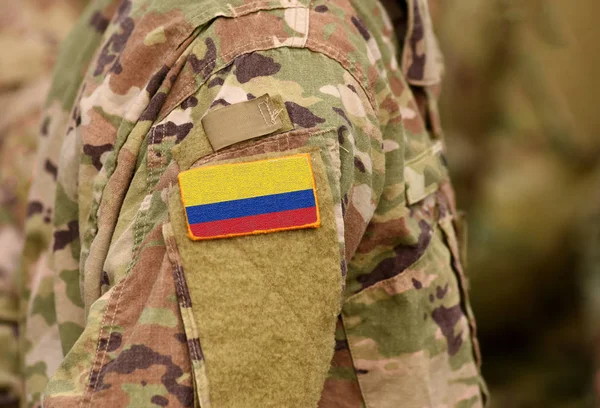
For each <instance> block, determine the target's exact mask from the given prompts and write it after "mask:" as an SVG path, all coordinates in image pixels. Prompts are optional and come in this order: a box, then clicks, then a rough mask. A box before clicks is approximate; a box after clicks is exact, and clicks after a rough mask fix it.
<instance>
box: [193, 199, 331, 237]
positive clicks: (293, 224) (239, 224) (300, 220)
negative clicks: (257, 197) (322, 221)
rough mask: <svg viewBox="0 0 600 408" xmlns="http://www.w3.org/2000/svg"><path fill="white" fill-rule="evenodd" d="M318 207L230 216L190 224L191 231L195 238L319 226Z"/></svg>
mask: <svg viewBox="0 0 600 408" xmlns="http://www.w3.org/2000/svg"><path fill="white" fill-rule="evenodd" d="M318 221H319V219H318V216H317V208H316V207H309V208H301V209H298V210H289V211H281V212H274V213H269V214H260V215H252V216H248V217H240V218H230V219H228V220H220V221H211V222H203V223H199V224H190V231H191V232H192V234H193V235H194V237H195V238H199V239H203V238H223V237H230V236H235V235H246V234H252V233H261V232H270V231H281V230H290V229H297V228H306V227H310V226H314V227H317V226H318Z"/></svg>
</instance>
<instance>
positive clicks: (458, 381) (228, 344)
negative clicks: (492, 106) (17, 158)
mask: <svg viewBox="0 0 600 408" xmlns="http://www.w3.org/2000/svg"><path fill="white" fill-rule="evenodd" d="M396 6H399V7H394V8H392V7H390V11H392V16H390V15H388V13H387V11H386V9H385V8H384V7H383V6H382V5H381V4H380V3H379V2H376V1H373V0H371V1H364V0H361V1H354V2H350V1H348V0H335V1H308V0H252V1H250V0H246V1H242V0H235V1H229V2H228V3H221V2H211V1H207V0H205V1H177V2H167V1H159V2H156V1H147V0H141V1H136V2H131V1H128V0H124V1H121V2H115V1H110V0H98V1H96V2H94V3H93V4H92V6H91V7H90V8H89V9H88V10H86V12H85V13H84V15H83V17H82V19H81V21H80V22H79V24H78V25H77V27H76V29H75V31H74V32H73V33H72V35H71V37H70V38H69V39H68V40H67V42H66V43H65V44H64V46H63V49H62V53H61V57H60V58H59V62H58V65H57V70H56V77H55V79H54V83H53V86H52V89H51V91H50V95H49V98H48V102H47V105H46V110H45V116H44V122H43V123H44V126H43V130H44V131H43V133H42V138H41V141H40V145H41V146H40V150H39V156H38V168H39V169H40V171H39V172H38V174H37V175H36V177H35V179H34V181H33V187H32V190H31V193H30V204H29V205H30V207H31V208H35V209H36V211H31V214H30V217H29V219H28V227H27V242H26V248H25V258H24V266H23V267H24V268H25V269H24V271H23V272H22V273H23V275H24V276H27V277H28V279H29V280H30V282H32V283H35V285H32V286H34V287H35V290H31V292H30V293H29V292H28V291H25V293H24V295H29V296H27V297H26V300H27V308H26V313H27V319H26V322H25V324H24V326H23V339H24V341H23V343H24V347H25V349H26V350H25V373H26V375H27V377H28V379H27V384H26V395H27V402H28V404H29V405H35V404H37V403H39V400H40V394H39V393H38V392H39V390H40V389H41V387H43V386H44V385H45V384H44V383H45V381H44V379H45V378H46V376H50V379H49V381H48V383H47V385H46V388H45V390H44V393H43V397H42V398H43V404H44V406H47V407H55V406H56V407H69V406H77V407H83V406H92V405H99V406H111V405H114V406H152V405H158V406H166V405H169V406H200V407H202V408H206V407H211V406H212V407H217V408H219V407H251V406H264V407H283V406H285V407H302V408H304V407H311V406H313V407H315V406H317V405H318V406H319V407H322V408H326V407H349V408H350V407H357V408H358V407H367V406H368V407H372V408H374V407H397V406H410V407H412V406H414V407H422V406H430V407H434V406H435V407H439V406H461V407H478V406H482V405H483V403H484V400H485V386H484V384H483V381H482V379H481V376H480V372H479V351H478V345H477V340H476V338H475V322H474V319H473V315H472V312H471V310H470V307H469V303H468V296H467V289H468V288H467V280H466V277H465V274H464V270H463V266H462V264H463V261H464V259H463V256H464V255H463V251H462V248H464V245H463V240H464V228H463V226H462V222H461V221H462V219H461V216H460V214H459V213H457V211H456V209H455V207H454V197H453V193H452V188H451V186H450V184H449V181H448V176H447V171H446V168H445V166H444V164H443V152H444V145H443V140H442V132H441V129H440V124H439V120H438V114H437V107H436V100H437V95H438V91H439V81H440V75H441V70H442V69H441V60H440V56H439V51H438V47H437V44H436V40H435V37H434V35H433V32H432V28H431V21H430V17H429V14H428V7H427V3H426V2H425V1H420V0H418V1H417V0H414V1H407V2H406V3H405V2H400V3H399V4H397V5H396ZM394 26H395V27H396V28H394ZM263 95H268V96H267V105H264V106H265V109H266V111H265V112H268V114H269V115H270V122H271V124H273V123H275V121H276V120H279V119H281V120H282V122H285V123H286V124H287V126H283V125H282V126H281V127H280V128H279V130H276V131H274V132H271V133H269V134H265V133H264V132H263V133H262V134H261V136H264V137H261V138H254V139H252V140H245V141H241V142H240V143H237V144H234V145H232V146H229V147H225V148H223V149H219V148H215V147H214V146H215V140H216V141H217V142H220V141H222V140H221V139H220V138H221V136H219V135H217V136H215V134H214V133H211V132H209V130H208V128H207V127H206V126H203V123H204V122H203V121H204V120H206V118H207V117H208V115H211V114H214V113H215V112H218V111H219V110H220V109H223V112H233V111H232V110H227V111H225V109H231V108H233V109H236V108H235V107H236V106H237V107H238V108H239V107H240V106H242V104H243V103H246V104H248V103H250V104H251V105H252V103H253V102H252V101H254V100H255V99H257V98H260V97H263ZM277 101H279V102H277ZM271 103H273V104H275V106H273V105H270V104H271ZM277 103H279V105H277ZM244 106H250V105H244ZM252 106H255V105H252ZM258 106H260V105H258ZM277 107H279V108H278V109H276V108H277ZM240 109H241V108H240ZM265 112H263V110H260V113H261V114H263V115H264V113H265ZM252 115H254V116H248V117H246V116H243V115H242V116H236V115H233V114H231V117H227V115H225V119H224V120H223V121H222V122H220V123H219V122H217V123H216V126H217V127H221V128H223V127H229V129H234V130H235V131H239V129H238V128H243V129H244V130H248V131H249V132H251V131H253V130H254V129H246V127H250V125H249V124H248V123H249V122H248V121H246V119H252V120H255V119H257V116H256V115H258V111H256V112H254V113H253V114H252ZM269 115H267V116H266V117H265V116H263V120H264V123H265V124H267V126H269V123H268V122H269V121H268V120H267V119H269ZM281 129H285V131H282V130H281ZM294 155H303V157H307V160H309V161H308V162H307V163H309V164H310V166H311V169H312V170H313V172H314V185H313V189H314V191H316V195H317V198H318V200H317V201H318V204H317V205H318V210H319V212H320V227H319V228H311V229H298V230H290V231H280V232H272V233H265V234H256V235H248V236H243V237H230V238H224V239H213V240H202V241H193V240H191V239H189V238H188V236H187V233H188V231H187V228H186V227H187V226H186V219H185V211H184V208H183V206H182V204H183V205H185V203H182V199H181V194H183V193H184V191H183V187H181V188H180V186H179V184H178V182H177V180H178V175H180V176H181V174H184V173H185V174H191V173H188V170H189V169H193V170H191V171H196V172H198V171H202V170H203V169H206V168H209V167H211V166H212V167H219V166H221V168H222V166H224V165H231V166H233V165H240V164H248V163H254V162H256V161H258V160H262V161H269V160H286V159H287V158H289V157H291V156H294ZM50 169H52V170H50ZM54 169H57V170H54ZM194 174H196V173H194ZM241 187H242V186H240V188H241ZM180 190H181V191H180ZM48 214H51V218H48V217H47V215H48Z"/></svg>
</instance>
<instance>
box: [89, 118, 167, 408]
mask: <svg viewBox="0 0 600 408" xmlns="http://www.w3.org/2000/svg"><path fill="white" fill-rule="evenodd" d="M162 133H163V134H162V139H164V136H165V135H164V133H165V129H164V127H163V130H162ZM150 139H151V140H150V145H151V146H152V145H154V141H155V139H156V138H155V130H152V136H151V137H150ZM162 139H161V140H162ZM148 159H149V156H147V160H148ZM153 170H154V169H153V168H152V167H150V169H149V171H148V175H147V176H146V194H145V196H144V199H145V197H146V196H147V195H148V192H149V190H150V181H151V175H152V174H153ZM142 217H143V218H144V221H145V220H146V219H147V217H148V210H146V211H145V212H144V215H143V216H142ZM141 229H142V228H141V224H140V222H139V219H137V218H136V226H135V233H134V240H133V242H134V245H135V243H136V242H138V239H139V237H140V232H141ZM140 251H141V242H140V244H139V247H138V248H137V254H136V255H134V256H132V259H131V262H130V263H129V265H128V267H127V271H126V276H125V278H124V279H123V281H122V283H121V284H119V287H118V292H119V295H118V296H117V303H116V304H115V308H114V311H113V314H112V317H111V320H110V328H109V331H108V337H107V340H106V345H105V347H104V350H103V351H102V358H101V360H100V366H99V369H98V375H99V374H100V370H101V369H102V366H103V365H104V359H105V358H106V354H107V352H108V346H109V341H110V336H111V335H112V333H113V327H114V322H115V318H116V316H117V312H118V310H119V303H120V301H121V295H122V294H123V289H124V288H125V287H126V284H127V282H128V280H129V277H130V276H131V269H132V268H133V265H134V264H135V262H136V261H137V259H138V258H139V254H140ZM115 289H116V288H115ZM113 294H114V292H113ZM112 299H113V296H112V295H111V296H110V298H109V301H108V304H107V309H108V308H109V307H110V304H111V301H112ZM105 321H106V312H105V313H104V316H103V317H102V325H101V327H100V334H102V333H103V332H104V322H105ZM101 339H102V336H101V335H100V336H99V337H98V346H97V348H96V357H95V358H94V365H92V371H91V372H90V377H89V378H88V381H89V380H91V376H92V373H93V370H94V366H95V365H96V362H97V358H98V352H99V350H100V342H101ZM88 384H89V383H88ZM97 388H98V379H96V383H95V384H94V389H93V392H92V395H91V396H90V401H89V402H88V404H87V405H88V406H90V405H91V404H92V401H93V399H94V395H95V393H96V390H97ZM84 395H85V394H84ZM81 402H82V403H83V399H82V400H81Z"/></svg>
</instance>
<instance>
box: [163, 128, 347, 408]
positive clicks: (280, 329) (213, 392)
mask: <svg viewBox="0 0 600 408" xmlns="http://www.w3.org/2000/svg"><path fill="white" fill-rule="evenodd" d="M292 133H293V132H292ZM288 136H289V135H287V136H286V135H279V136H275V137H272V138H268V139H265V140H264V141H262V142H261V143H252V144H248V145H245V146H240V147H237V148H235V149H231V150H229V151H228V152H224V153H219V154H217V155H211V156H206V157H204V158H202V159H201V160H200V161H198V162H196V163H195V164H194V165H193V166H192V167H193V168H194V169H202V168H203V167H211V166H212V167H215V166H219V165H225V164H227V165H232V164H244V163H249V162H254V161H258V160H268V159H273V158H274V159H278V158H285V157H290V156H293V155H305V156H306V157H308V158H309V160H310V164H311V166H312V169H313V174H314V185H315V191H316V198H317V200H316V205H317V206H318V211H319V214H320V223H319V225H318V228H314V226H313V228H306V229H295V230H282V231H271V232H270V233H263V232H265V231H260V232H261V233H258V234H251V235H246V236H231V237H227V238H219V239H205V240H192V239H190V238H189V237H188V224H187V222H186V212H185V209H184V205H183V204H182V200H181V196H180V194H181V192H180V188H179V187H178V186H177V187H174V188H173V189H172V190H171V192H170V197H169V215H170V228H171V229H172V235H173V238H172V240H171V242H172V244H173V245H172V247H171V251H172V252H173V254H174V255H173V259H178V260H179V263H180V268H181V277H182V279H183V280H184V282H185V288H186V290H185V292H186V293H184V294H183V295H180V296H179V297H180V298H181V297H182V296H184V297H186V298H187V299H186V302H187V303H188V304H189V307H187V308H186V309H187V310H185V311H183V310H182V313H183V312H185V313H186V314H187V316H188V319H187V322H186V326H189V327H190V330H187V329H188V327H186V330H187V332H188V333H190V334H189V335H188V337H190V336H194V337H195V338H196V340H194V343H198V346H201V357H200V361H199V362H198V363H197V364H195V365H194V367H195V376H196V384H197V388H198V390H197V391H198V394H200V395H199V400H200V401H208V402H209V403H210V406H212V407H217V408H218V407H231V408H235V407H248V406H261V407H282V406H285V407H299V408H300V407H302V408H304V407H311V406H316V405H317V402H318V400H319V397H320V394H321V390H322V387H323V383H324V381H325V377H326V374H327V371H328V369H329V365H330V362H331V357H332V353H333V348H334V347H333V346H334V332H335V324H336V318H337V316H338V314H339V309H340V303H341V293H342V286H343V279H342V272H341V268H340V262H341V257H340V254H341V253H342V250H343V249H342V248H341V244H340V240H339V238H338V237H339V236H340V234H339V232H338V230H339V218H340V217H341V214H338V211H337V209H338V208H339V203H337V202H336V201H337V200H336V197H337V196H338V195H339V192H338V193H336V192H335V186H336V184H335V183H332V180H331V178H332V177H333V178H335V174H336V173H337V171H336V170H335V165H333V164H332V163H334V162H335V159H331V156H330V155H329V154H328V152H329V151H334V150H335V149H333V150H332V149H329V148H328V147H327V146H328V145H329V144H330V143H329V139H327V138H326V137H324V138H322V139H320V140H321V141H322V142H323V143H320V145H319V143H312V142H314V141H315V140H317V139H319V138H318V137H317V138H315V134H314V133H312V134H310V135H309V136H308V137H307V138H306V140H305V141H304V145H303V146H300V147H296V146H293V143H292V144H290V143H291V141H290V140H291V139H289V138H288V140H286V137H288ZM311 141H312V142H311ZM297 142H298V141H297V140H296V142H294V143H297ZM265 146H271V148H266V147H265ZM290 146H293V148H292V149H289V148H288V147H290ZM237 170H241V171H244V170H243V166H242V167H239V168H237V169H236V171H237ZM265 174H266V173H265ZM246 176H247V174H246ZM263 176H264V174H263ZM266 176H269V174H266ZM231 177H235V174H233V175H231ZM242 178H244V177H241V178H240V180H241V179H242ZM247 178H248V177H245V179H247ZM246 182H251V181H249V180H246ZM195 188H197V189H200V190H202V189H218V188H219V187H218V185H215V184H214V183H211V182H210V179H205V180H203V181H201V182H200V184H197V185H196V186H195ZM240 188H242V186H240ZM221 199H222V197H221ZM258 205H261V204H258ZM224 211H228V210H227V209H225V210H224ZM342 236H343V234H342ZM180 305H181V299H180ZM184 317H185V316H184ZM185 320H186V319H185V318H184V321H185ZM188 340H189V339H188ZM196 368H197V369H196Z"/></svg>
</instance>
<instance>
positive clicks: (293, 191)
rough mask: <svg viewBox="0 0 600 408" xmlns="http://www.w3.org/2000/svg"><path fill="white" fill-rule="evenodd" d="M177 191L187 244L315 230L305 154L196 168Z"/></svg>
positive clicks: (312, 187)
mask: <svg viewBox="0 0 600 408" xmlns="http://www.w3.org/2000/svg"><path fill="white" fill-rule="evenodd" d="M179 187H180V190H181V200H182V202H183V207H184V208H185V212H186V218H187V224H188V236H189V237H190V238H191V239H193V240H205V239H215V238H226V237H234V236H241V235H250V234H260V233H267V232H275V231H285V230H293V229H301V228H317V227H319V225H320V216H319V208H318V202H317V194H316V187H315V179H314V175H313V170H312V165H311V162H310V155H309V154H297V155H293V156H286V157H278V158H273V159H266V160H259V161H252V162H245V163H233V164H218V165H213V166H206V167H198V168H195V169H191V170H187V171H184V172H182V173H180V174H179Z"/></svg>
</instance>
